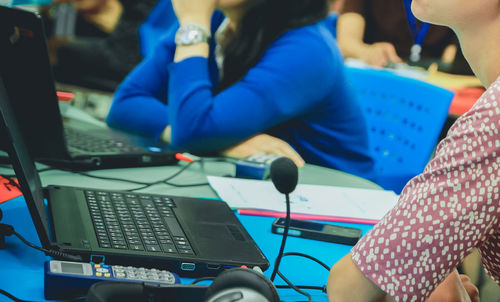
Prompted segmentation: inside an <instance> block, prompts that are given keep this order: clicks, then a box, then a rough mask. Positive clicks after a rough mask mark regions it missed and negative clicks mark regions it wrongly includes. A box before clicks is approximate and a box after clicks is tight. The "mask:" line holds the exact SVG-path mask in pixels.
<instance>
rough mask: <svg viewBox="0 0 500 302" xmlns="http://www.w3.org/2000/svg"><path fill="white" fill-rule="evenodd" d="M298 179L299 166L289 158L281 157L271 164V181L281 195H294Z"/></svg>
mask: <svg viewBox="0 0 500 302" xmlns="http://www.w3.org/2000/svg"><path fill="white" fill-rule="evenodd" d="M298 179H299V171H298V169H297V166H296V165H295V163H294V162H293V161H292V160H291V159H289V158H288V157H279V158H277V159H276V160H274V161H273V162H272V163H271V181H272V182H273V184H274V186H275V187H276V190H278V191H279V192H280V193H282V194H290V193H292V192H293V190H295V187H296V186H297V182H298Z"/></svg>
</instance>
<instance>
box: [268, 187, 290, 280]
mask: <svg viewBox="0 0 500 302" xmlns="http://www.w3.org/2000/svg"><path fill="white" fill-rule="evenodd" d="M285 197H286V217H285V226H284V230H283V238H282V239H281V246H280V251H279V253H278V256H277V257H276V260H275V261H274V269H273V273H272V274H271V278H270V280H271V282H274V278H276V273H278V268H279V266H280V263H281V258H282V257H283V250H284V249H285V243H286V238H287V237H288V228H289V227H290V196H289V194H285Z"/></svg>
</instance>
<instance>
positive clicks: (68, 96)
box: [57, 91, 75, 102]
mask: <svg viewBox="0 0 500 302" xmlns="http://www.w3.org/2000/svg"><path fill="white" fill-rule="evenodd" d="M74 97H75V94H73V93H72V92H64V91H57V99H58V100H59V102H71V100H73V98H74Z"/></svg>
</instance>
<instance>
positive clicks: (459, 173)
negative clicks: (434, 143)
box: [351, 78, 500, 301]
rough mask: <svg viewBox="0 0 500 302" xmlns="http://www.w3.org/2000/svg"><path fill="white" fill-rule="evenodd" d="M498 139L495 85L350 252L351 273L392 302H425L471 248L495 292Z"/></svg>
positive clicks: (499, 227)
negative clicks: (354, 268) (359, 274)
mask: <svg viewBox="0 0 500 302" xmlns="http://www.w3.org/2000/svg"><path fill="white" fill-rule="evenodd" d="M499 131H500V78H498V79H497V80H496V82H495V83H493V84H492V85H491V86H490V88H489V89H488V90H487V91H486V92H485V93H484V94H483V95H482V96H481V98H480V99H479V100H478V101H477V102H476V104H475V105H474V107H473V108H472V109H471V110H470V111H469V112H467V113H466V114H464V115H463V116H461V117H460V118H459V119H458V120H457V121H456V122H455V124H454V125H453V126H452V128H451V129H450V131H449V132H448V136H447V137H446V138H445V139H444V140H443V141H442V142H441V143H440V144H439V145H438V148H437V150H436V156H435V158H434V159H432V160H431V161H430V162H429V164H428V165H427V167H426V168H425V170H424V172H423V173H422V174H421V175H419V176H416V177H415V178H413V179H412V180H411V181H410V182H408V184H407V185H406V187H405V188H404V190H403V192H402V193H401V196H400V199H399V202H398V204H397V205H396V206H395V207H394V209H392V210H391V211H390V212H389V213H387V214H386V215H385V217H384V218H383V219H382V220H381V221H380V222H379V223H378V224H377V225H376V226H375V227H374V228H373V229H372V230H371V231H370V232H368V233H367V234H366V236H364V237H363V238H362V239H361V240H360V241H359V242H358V244H357V245H356V246H355V247H354V248H353V249H352V251H351V255H352V259H353V261H354V263H355V264H356V266H357V267H358V268H359V269H360V270H361V271H362V272H363V274H364V275H365V276H366V277H367V278H369V279H370V280H372V281H373V282H374V283H375V284H376V285H377V286H378V287H380V288H381V289H382V290H384V291H385V292H386V293H388V294H389V295H391V296H392V297H394V298H395V299H396V301H424V300H425V298H427V297H428V296H429V295H430V293H431V292H432V291H433V290H434V288H436V286H437V285H438V284H439V283H440V282H441V281H442V280H443V279H444V278H445V277H446V276H447V275H448V274H449V273H450V272H451V271H453V269H455V268H456V266H457V265H458V264H459V263H460V262H461V261H462V260H463V259H464V257H465V256H466V255H467V254H469V253H470V252H471V250H472V249H473V248H478V249H479V251H480V253H481V255H482V262H483V265H484V267H485V269H486V271H487V272H488V274H489V275H490V276H491V277H492V278H493V279H494V280H495V281H496V282H497V283H498V284H500V197H499V189H500V184H499V180H500V167H499V166H500V157H499V155H500V133H499Z"/></svg>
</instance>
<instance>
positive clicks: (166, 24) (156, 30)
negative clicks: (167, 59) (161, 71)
mask: <svg viewBox="0 0 500 302" xmlns="http://www.w3.org/2000/svg"><path fill="white" fill-rule="evenodd" d="M178 26H179V22H178V20H177V17H176V15H175V12H174V8H173V7H172V1H171V0H159V1H158V2H157V3H156V5H155V7H154V8H153V10H152V11H151V12H150V13H149V15H148V18H147V19H146V21H144V23H143V24H141V26H139V41H140V46H141V54H142V56H143V57H146V56H147V55H148V54H149V53H150V52H151V51H153V49H154V48H155V47H156V44H157V43H158V41H160V40H161V38H162V37H163V36H168V35H173V34H175V31H176V30H177V27H178Z"/></svg>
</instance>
